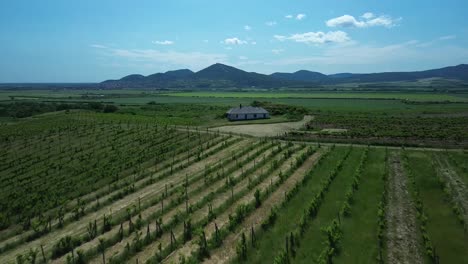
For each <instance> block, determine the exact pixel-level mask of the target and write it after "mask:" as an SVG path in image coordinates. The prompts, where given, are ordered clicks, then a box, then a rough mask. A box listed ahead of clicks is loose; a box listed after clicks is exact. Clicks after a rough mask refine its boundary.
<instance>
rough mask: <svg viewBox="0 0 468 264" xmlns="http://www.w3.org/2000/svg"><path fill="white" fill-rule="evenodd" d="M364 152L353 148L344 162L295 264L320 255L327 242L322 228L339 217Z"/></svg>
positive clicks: (309, 230)
mask: <svg viewBox="0 0 468 264" xmlns="http://www.w3.org/2000/svg"><path fill="white" fill-rule="evenodd" d="M363 151H364V149H361V148H353V150H352V151H351V153H350V155H349V157H348V158H347V159H346V160H345V161H344V163H343V168H342V169H341V170H340V172H339V173H338V174H337V176H336V178H335V180H334V181H333V182H332V183H331V184H330V187H329V189H328V191H327V192H326V193H325V196H324V199H323V202H322V205H321V206H320V209H319V211H318V213H317V215H316V217H315V218H314V219H313V220H312V221H310V223H309V227H308V229H307V230H306V231H305V233H304V235H303V236H302V238H301V240H300V246H299V248H298V249H297V252H296V256H295V258H294V259H293V263H310V262H311V261H313V260H316V259H317V258H318V256H319V255H320V253H321V250H322V248H323V246H322V244H323V241H324V240H325V235H324V234H323V233H322V231H321V228H322V227H325V226H327V225H328V224H329V223H330V222H331V221H332V220H333V219H334V218H335V217H336V216H337V215H338V213H339V210H340V208H341V206H342V204H343V201H344V200H345V192H346V188H347V187H348V186H349V185H350V183H351V181H352V176H353V174H354V171H355V170H356V167H357V166H358V163H359V160H360V158H361V155H362V153H363ZM282 239H284V237H283V238H282Z"/></svg>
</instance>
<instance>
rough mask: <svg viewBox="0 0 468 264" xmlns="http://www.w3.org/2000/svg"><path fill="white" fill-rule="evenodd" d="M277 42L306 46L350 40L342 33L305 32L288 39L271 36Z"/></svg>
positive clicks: (280, 36)
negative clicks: (304, 44) (289, 41)
mask: <svg viewBox="0 0 468 264" xmlns="http://www.w3.org/2000/svg"><path fill="white" fill-rule="evenodd" d="M273 37H274V38H275V39H277V40H279V41H285V40H292V41H295V42H301V43H306V44H324V43H330V42H334V43H343V42H347V41H349V40H350V38H349V37H348V34H346V32H343V31H329V32H327V33H324V32H321V31H318V32H306V33H302V34H293V35H290V36H289V37H287V36H282V35H275V36H273Z"/></svg>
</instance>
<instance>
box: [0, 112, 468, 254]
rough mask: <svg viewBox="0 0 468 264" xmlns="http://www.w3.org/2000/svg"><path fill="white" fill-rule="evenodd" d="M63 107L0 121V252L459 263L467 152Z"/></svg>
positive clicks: (467, 192)
mask: <svg viewBox="0 0 468 264" xmlns="http://www.w3.org/2000/svg"><path fill="white" fill-rule="evenodd" d="M157 120H158V119H156V118H155V119H151V118H147V117H145V116H132V115H116V114H108V115H107V114H96V113H93V112H87V111H70V112H67V113H65V112H61V113H57V114H48V115H43V116H40V117H37V118H30V119H24V120H22V121H21V122H15V123H11V124H7V125H3V126H1V127H0V146H1V147H0V161H1V162H0V178H1V180H2V185H1V186H0V188H1V191H0V196H1V197H0V209H1V210H0V212H1V214H0V263H104V262H105V263H159V262H163V263H202V262H204V263H229V262H234V263H236V262H246V263H375V262H379V263H397V262H398V263H431V262H433V263H468V242H467V239H466V236H467V232H468V230H467V221H468V213H467V212H468V189H467V186H468V170H467V168H468V163H467V161H468V153H467V152H466V151H461V150H450V151H444V150H439V151H427V150H414V149H411V150H409V149H405V148H391V149H387V148H385V147H378V148H376V147H372V146H365V145H356V146H352V145H347V146H333V145H331V144H327V145H318V144H315V143H307V144H306V143H292V142H288V141H280V140H277V139H275V138H268V139H264V138H263V139H262V138H251V137H243V136H239V135H234V134H229V133H218V132H217V131H216V130H209V129H206V128H203V129H202V128H196V127H191V128H187V127H181V126H173V125H167V124H164V123H159V122H157Z"/></svg>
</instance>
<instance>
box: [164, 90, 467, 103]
mask: <svg viewBox="0 0 468 264" xmlns="http://www.w3.org/2000/svg"><path fill="white" fill-rule="evenodd" d="M163 95H167V96H179V97H214V98H254V99H257V98H259V99H272V98H302V99H308V98H315V99H388V100H390V99H391V100H409V101H450V102H467V99H466V98H465V97H463V96H459V95H457V94H431V93H401V92H400V93H392V92H387V93H382V92H381V93H378V92H376V93H369V92H354V93H346V92H336V93H334V92H327V93H321V92H262V93H259V92H180V93H166V94H163Z"/></svg>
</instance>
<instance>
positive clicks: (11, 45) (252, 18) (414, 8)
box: [0, 0, 468, 82]
mask: <svg viewBox="0 0 468 264" xmlns="http://www.w3.org/2000/svg"><path fill="white" fill-rule="evenodd" d="M466 10H468V1H465V0H444V1H436V0H433V1H428V0H424V1H423V0H411V1H408V0H327V1H318V0H289V1H287V0H281V1H280V0H269V1H267V0H263V1H253V0H250V1H246V0H236V1H224V0H212V1H208V0H183V1H178V0H152V1H150V0H147V1H138V0H134V1H130V0H76V1H72V0H70V1H67V0H42V1H35V0H2V1H1V2H0V58H1V60H0V82H95V81H102V80H105V79H113V78H114V79H115V78H120V77H122V76H125V75H128V74H132V73H140V74H144V75H147V74H152V73H155V72H164V71H167V70H173V69H181V68H189V69H191V70H194V71H197V70H200V69H202V68H204V67H207V66H209V65H211V64H213V63H215V62H221V63H225V64H229V65H232V66H235V67H238V68H241V69H244V70H247V71H256V72H260V73H272V72H276V71H283V72H293V71H296V70H300V69H307V70H313V71H320V72H323V73H338V72H356V73H358V72H378V71H409V70H422V69H430V68H437V67H444V66H449V65H456V64H461V63H468V19H466Z"/></svg>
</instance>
